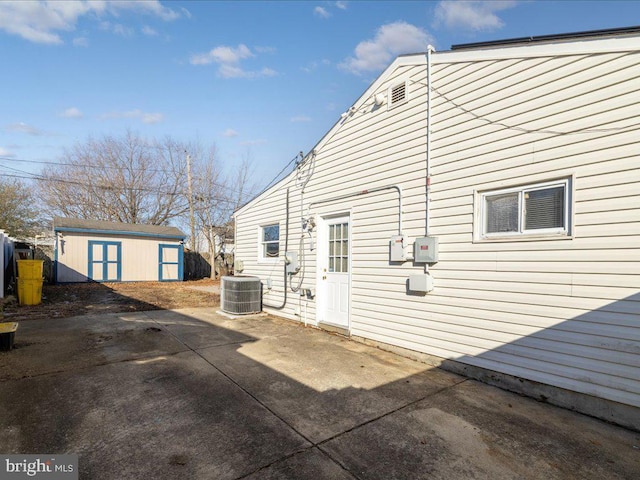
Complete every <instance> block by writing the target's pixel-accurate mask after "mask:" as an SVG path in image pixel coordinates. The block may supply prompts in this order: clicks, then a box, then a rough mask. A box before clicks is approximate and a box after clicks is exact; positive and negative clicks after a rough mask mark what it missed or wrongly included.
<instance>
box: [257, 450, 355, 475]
mask: <svg viewBox="0 0 640 480" xmlns="http://www.w3.org/2000/svg"><path fill="white" fill-rule="evenodd" d="M305 478H312V479H314V480H354V479H356V478H358V477H354V476H353V475H351V474H350V473H349V472H348V471H346V470H345V469H344V468H342V467H341V466H339V465H338V464H337V463H336V462H334V461H333V460H332V459H331V458H330V457H329V456H327V455H326V454H324V453H323V452H322V451H320V450H319V449H318V448H310V449H308V450H305V451H304V452H301V453H298V454H296V455H294V456H291V457H287V458H285V459H284V460H282V461H280V462H276V463H274V464H273V465H269V466H268V467H265V468H263V469H261V470H259V471H257V472H255V473H253V474H251V475H249V476H248V477H245V479H246V480H287V479H290V480H300V479H305Z"/></svg>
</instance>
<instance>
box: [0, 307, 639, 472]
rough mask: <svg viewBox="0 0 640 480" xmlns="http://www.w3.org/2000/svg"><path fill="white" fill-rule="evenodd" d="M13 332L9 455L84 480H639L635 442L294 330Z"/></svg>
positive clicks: (143, 316) (3, 356) (269, 321)
mask: <svg viewBox="0 0 640 480" xmlns="http://www.w3.org/2000/svg"><path fill="white" fill-rule="evenodd" d="M23 327H24V328H23ZM19 331H20V333H21V335H20V336H18V337H16V344H17V345H18V348H17V349H16V350H14V351H11V352H2V353H0V380H1V381H2V383H1V385H2V388H0V411H2V412H3V414H2V415H1V416H0V452H3V453H78V454H79V455H80V478H92V479H93V478H96V479H108V480H111V479H113V480H116V479H122V478H157V479H165V478H166V479H169V478H196V479H197V478H203V479H204V478H216V479H241V478H250V479H252V480H256V479H263V478H265V479H272V478H274V479H275V478H282V479H288V478H291V479H294V478H295V479H298V478H319V479H325V478H326V479H338V480H342V479H350V478H357V479H361V480H364V479H377V478H380V479H382V478H384V479H389V478H399V479H405V478H406V479H419V478H436V479H437V478H442V479H445V478H446V479H457V478H460V479H467V478H478V479H481V478H487V479H489V478H491V479H494V478H495V479H502V478H514V479H515V478H518V479H520V478H530V479H547V478H558V479H560V478H576V479H577V478H586V479H600V478H614V479H622V478H629V479H630V478H634V479H635V478H637V477H638V472H640V463H639V462H640V433H637V432H631V431H628V430H625V429H622V428H618V427H614V426H612V425H608V424H605V423H603V422H600V421H597V420H594V419H591V418H588V417H585V416H582V415H579V414H576V413H574V412H569V411H565V410H561V409H558V408H555V407H552V406H549V405H546V404H542V403H537V402H535V401H533V400H531V399H528V398H524V397H519V396H517V395H514V394H510V393H507V392H503V391H500V390H498V389H496V388H493V387H490V386H487V385H484V384H479V383H476V382H473V381H470V380H466V379H464V378H463V377H459V376H457V375H454V374H451V373H447V372H444V371H440V370H438V369H436V368H431V367H429V366H427V365H424V364H421V363H418V362H415V361H412V360H409V359H406V358H402V357H399V356H396V355H394V354H391V353H388V352H384V351H381V350H378V349H376V348H373V347H370V346H365V345H362V344H358V343H355V342H352V341H349V340H347V339H345V338H343V337H340V336H335V335H329V334H327V333H326V332H322V331H318V330H314V329H311V328H304V327H303V326H302V325H300V324H296V323H293V322H289V321H287V320H284V319H277V318H273V317H265V316H248V317H241V318H238V319H230V318H228V317H225V316H221V315H217V314H216V313H215V312H214V311H213V310H212V309H185V310H181V311H153V312H144V313H133V314H109V315H103V316H97V317H95V316H94V317H76V318H74V319H66V320H50V321H25V322H21V325H20V330H19Z"/></svg>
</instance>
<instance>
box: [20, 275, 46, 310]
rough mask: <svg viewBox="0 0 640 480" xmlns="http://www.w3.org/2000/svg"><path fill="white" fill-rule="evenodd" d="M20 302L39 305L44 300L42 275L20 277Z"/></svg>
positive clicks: (21, 303)
mask: <svg viewBox="0 0 640 480" xmlns="http://www.w3.org/2000/svg"><path fill="white" fill-rule="evenodd" d="M17 280H18V303H20V305H39V304H40V303H41V302H42V277H40V278H18V279H17Z"/></svg>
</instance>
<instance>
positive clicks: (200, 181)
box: [194, 148, 255, 278]
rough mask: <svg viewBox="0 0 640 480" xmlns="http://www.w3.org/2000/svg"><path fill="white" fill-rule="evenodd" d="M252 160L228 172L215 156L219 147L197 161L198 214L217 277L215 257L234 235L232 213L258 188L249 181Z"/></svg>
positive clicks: (214, 275) (214, 274)
mask: <svg viewBox="0 0 640 480" xmlns="http://www.w3.org/2000/svg"><path fill="white" fill-rule="evenodd" d="M250 173H251V162H250V160H249V158H248V157H245V158H244V160H243V161H242V163H241V164H240V165H239V166H238V167H237V168H235V169H234V170H233V171H232V172H231V173H229V174H227V175H225V174H224V172H223V170H222V166H221V165H220V164H219V163H218V161H217V158H216V156H215V148H211V149H210V150H209V152H208V155H207V157H206V160H204V161H200V162H199V163H198V164H197V175H196V177H195V178H194V196H195V205H196V208H195V216H196V224H197V228H198V230H199V231H200V232H201V234H202V236H203V237H204V238H205V240H206V243H207V244H208V247H209V258H210V261H211V278H216V268H215V261H216V258H217V256H218V253H219V252H218V247H217V240H218V241H220V247H221V248H222V247H223V246H224V243H225V242H226V240H227V239H230V238H233V224H232V222H231V216H232V214H233V212H234V211H235V210H236V209H237V208H238V207H240V206H241V205H242V204H243V203H244V202H245V201H247V199H248V198H249V196H251V195H252V194H253V193H254V191H255V186H251V185H250V184H249V181H250Z"/></svg>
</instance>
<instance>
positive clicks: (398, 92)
mask: <svg viewBox="0 0 640 480" xmlns="http://www.w3.org/2000/svg"><path fill="white" fill-rule="evenodd" d="M390 98H391V105H392V106H393V105H397V104H399V103H402V102H404V101H405V100H406V99H407V83H406V82H402V83H401V84H399V85H395V86H394V87H391V95H390Z"/></svg>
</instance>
